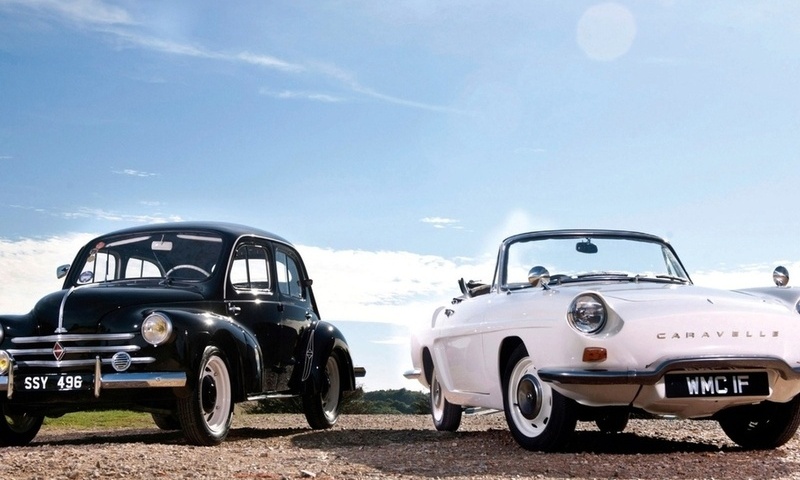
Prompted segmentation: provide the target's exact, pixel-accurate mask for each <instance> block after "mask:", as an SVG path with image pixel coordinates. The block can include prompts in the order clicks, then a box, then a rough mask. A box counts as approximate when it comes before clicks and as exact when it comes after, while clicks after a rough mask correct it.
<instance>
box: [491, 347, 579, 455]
mask: <svg viewBox="0 0 800 480" xmlns="http://www.w3.org/2000/svg"><path fill="white" fill-rule="evenodd" d="M503 410H504V411H505V416H506V423H507V424H508V428H509V429H510V430H511V435H512V436H513V437H514V440H516V441H517V443H518V444H519V445H520V446H521V447H523V448H525V449H527V450H535V451H542V452H550V451H555V450H559V449H561V448H563V447H564V446H565V445H566V443H567V442H568V441H569V439H570V437H571V436H572V434H573V432H574V431H575V425H576V424H577V421H578V416H577V406H576V405H575V403H574V402H573V401H572V400H570V399H568V398H566V397H564V396H563V395H561V394H560V393H558V392H556V391H555V390H553V389H552V388H551V387H550V385H548V384H547V383H545V382H542V381H541V380H540V379H539V377H538V376H537V375H536V368H535V367H534V365H533V361H532V360H531V358H530V357H529V356H528V352H527V350H525V346H524V345H520V346H518V347H517V348H516V349H515V350H514V352H513V353H512V354H511V357H510V358H509V360H508V363H507V364H506V368H505V371H504V374H503Z"/></svg>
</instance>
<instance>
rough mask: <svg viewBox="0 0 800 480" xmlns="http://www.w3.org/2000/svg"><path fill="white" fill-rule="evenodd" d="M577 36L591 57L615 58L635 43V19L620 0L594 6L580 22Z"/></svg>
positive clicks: (594, 58)
mask: <svg viewBox="0 0 800 480" xmlns="http://www.w3.org/2000/svg"><path fill="white" fill-rule="evenodd" d="M576 37H577V42H578V45H579V46H580V48H581V50H583V52H584V53H585V54H586V56H587V57H589V58H591V59H592V60H598V61H611V60H615V59H617V58H619V57H621V56H623V55H625V54H626V53H628V50H630V48H631V46H632V45H633V40H634V38H635V37H636V19H635V18H634V16H633V14H632V13H631V12H630V10H628V9H627V8H625V7H624V6H622V5H620V4H618V3H613V2H608V3H601V4H599V5H594V6H592V7H589V8H588V9H586V11H585V12H584V14H583V16H581V19H580V20H579V21H578V29H577V34H576Z"/></svg>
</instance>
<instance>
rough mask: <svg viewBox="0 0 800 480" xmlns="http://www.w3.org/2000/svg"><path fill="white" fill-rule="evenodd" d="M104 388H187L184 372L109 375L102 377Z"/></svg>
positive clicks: (101, 381)
mask: <svg viewBox="0 0 800 480" xmlns="http://www.w3.org/2000/svg"><path fill="white" fill-rule="evenodd" d="M100 383H101V384H102V387H103V388H108V389H115V388H155V387H185V386H186V374H185V373H184V372H147V373H108V374H105V375H102V376H101V377H100Z"/></svg>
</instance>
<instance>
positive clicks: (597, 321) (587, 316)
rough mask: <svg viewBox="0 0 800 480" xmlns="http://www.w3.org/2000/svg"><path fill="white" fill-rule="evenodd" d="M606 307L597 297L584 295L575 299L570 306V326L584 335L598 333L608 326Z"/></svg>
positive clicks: (568, 314)
mask: <svg viewBox="0 0 800 480" xmlns="http://www.w3.org/2000/svg"><path fill="white" fill-rule="evenodd" d="M606 317H607V314H606V306H605V305H604V304H603V301H602V300H600V298H598V297H597V296H596V295H590V294H584V295H578V296H577V297H575V300H573V301H572V304H570V306H569V311H568V312H567V318H568V319H569V322H570V324H572V326H573V327H574V328H575V329H576V330H578V331H579V332H582V333H597V332H599V331H600V330H602V329H603V326H604V325H605V324H606Z"/></svg>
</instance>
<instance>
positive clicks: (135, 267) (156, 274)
mask: <svg viewBox="0 0 800 480" xmlns="http://www.w3.org/2000/svg"><path fill="white" fill-rule="evenodd" d="M160 277H161V270H159V269H158V265H156V264H155V263H153V262H151V261H149V260H146V259H143V258H131V259H130V260H128V264H127V265H126V266H125V278H160Z"/></svg>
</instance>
